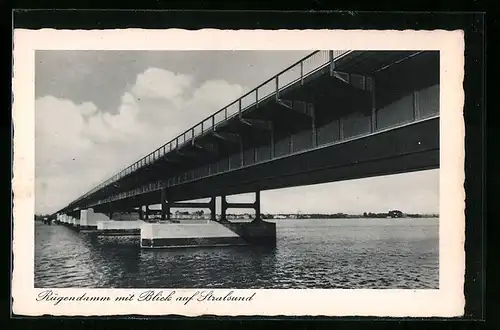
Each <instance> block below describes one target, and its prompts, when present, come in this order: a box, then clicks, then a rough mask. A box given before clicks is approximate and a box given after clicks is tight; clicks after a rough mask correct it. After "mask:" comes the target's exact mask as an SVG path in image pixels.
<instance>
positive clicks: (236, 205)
mask: <svg viewBox="0 0 500 330" xmlns="http://www.w3.org/2000/svg"><path fill="white" fill-rule="evenodd" d="M226 206H227V208H233V209H254V208H255V206H256V203H255V202H254V203H229V202H226Z"/></svg>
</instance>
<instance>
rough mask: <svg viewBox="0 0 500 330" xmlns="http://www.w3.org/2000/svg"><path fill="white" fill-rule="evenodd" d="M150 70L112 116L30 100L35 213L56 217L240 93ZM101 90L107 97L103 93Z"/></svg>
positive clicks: (88, 107) (51, 100)
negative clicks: (84, 195)
mask: <svg viewBox="0 0 500 330" xmlns="http://www.w3.org/2000/svg"><path fill="white" fill-rule="evenodd" d="M193 81H194V79H193V77H192V76H189V75H185V74H178V73H173V72H170V71H167V70H163V69H158V68H148V69H147V70H145V71H144V72H142V73H140V74H139V75H138V76H137V79H136V81H135V83H134V84H133V85H132V86H131V87H130V88H128V89H127V90H126V91H124V92H123V94H122V97H121V103H120V106H119V107H118V109H117V111H115V112H114V113H110V112H106V111H103V110H102V109H98V108H97V107H96V105H95V104H94V103H92V102H84V103H80V104H76V103H74V102H73V101H71V100H68V99H60V98H56V97H53V96H44V97H41V98H38V99H36V101H35V125H36V132H35V141H36V155H35V163H36V188H35V189H36V190H35V196H36V201H35V210H36V212H38V213H48V212H54V211H56V210H57V209H58V208H60V207H62V206H64V205H66V204H67V203H69V202H71V201H72V200H73V199H75V198H77V197H78V196H80V195H81V194H83V193H85V192H86V191H88V190H89V189H91V188H92V187H93V186H95V185H96V184H98V183H99V182H101V181H103V180H104V179H106V178H107V177H108V176H111V175H112V174H114V173H116V172H117V171H118V170H119V169H122V168H124V167H126V166H128V165H130V164H131V163H132V162H134V161H135V160H137V159H139V158H140V157H142V156H144V155H145V154H147V153H149V152H151V151H152V150H153V149H155V148H157V147H159V146H160V145H162V144H163V143H165V142H168V141H169V140H170V139H172V138H174V137H175V136H176V135H177V134H179V133H181V132H182V131H183V130H185V129H186V128H188V126H189V125H194V124H196V123H197V122H198V121H200V120H202V119H204V118H205V117H207V116H208V115H210V114H211V113H213V112H214V111H215V110H217V109H218V108H220V107H222V106H224V105H225V104H226V103H228V102H230V101H232V100H234V99H236V98H237V97H238V96H240V95H241V93H242V91H243V90H244V88H243V87H242V86H239V85H234V84H229V83H227V82H225V81H223V80H213V81H205V82H203V83H202V84H201V85H199V86H197V87H195V86H194V85H193ZM103 92H105V91H103Z"/></svg>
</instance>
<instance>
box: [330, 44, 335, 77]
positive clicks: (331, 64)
mask: <svg viewBox="0 0 500 330" xmlns="http://www.w3.org/2000/svg"><path fill="white" fill-rule="evenodd" d="M328 54H329V57H330V76H333V70H335V61H334V60H333V50H330V51H329V52H328Z"/></svg>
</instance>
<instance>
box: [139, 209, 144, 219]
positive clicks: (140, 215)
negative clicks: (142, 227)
mask: <svg viewBox="0 0 500 330" xmlns="http://www.w3.org/2000/svg"><path fill="white" fill-rule="evenodd" d="M139 219H140V220H144V212H143V211H142V206H141V207H139Z"/></svg>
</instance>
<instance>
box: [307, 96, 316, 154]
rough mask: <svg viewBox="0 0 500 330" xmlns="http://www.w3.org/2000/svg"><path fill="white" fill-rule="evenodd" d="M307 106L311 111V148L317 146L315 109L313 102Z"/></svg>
mask: <svg viewBox="0 0 500 330" xmlns="http://www.w3.org/2000/svg"><path fill="white" fill-rule="evenodd" d="M308 107H309V109H310V111H311V122H312V145H313V148H316V147H317V146H318V138H317V132H316V110H315V109H314V104H313V103H310V104H308Z"/></svg>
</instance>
